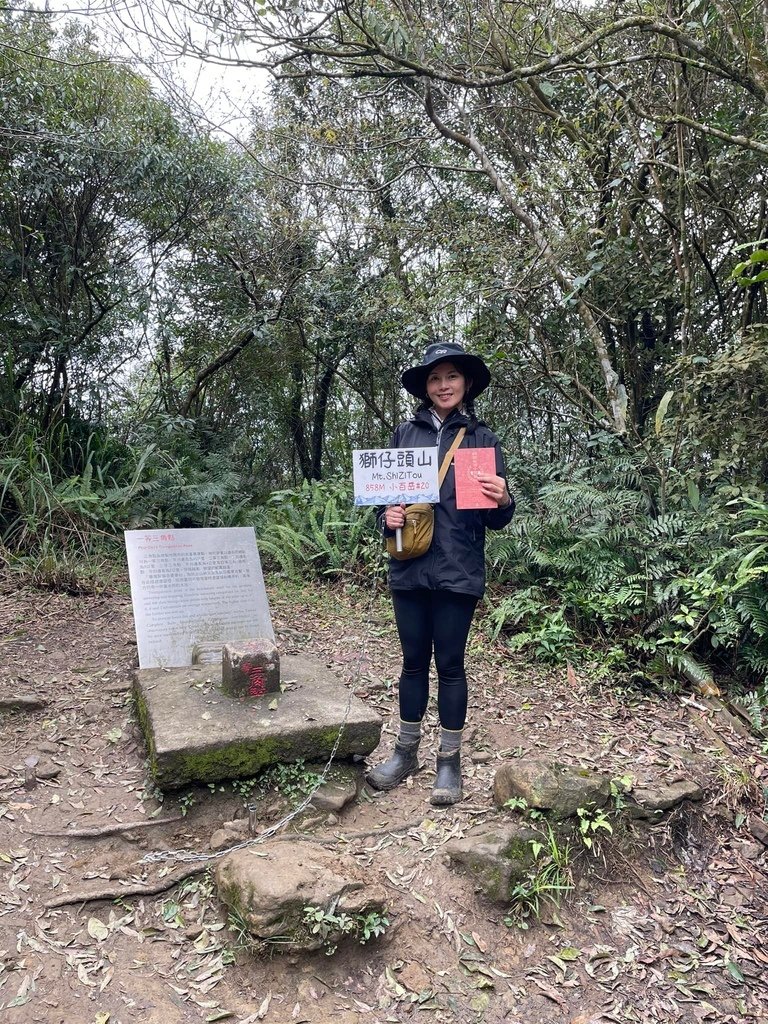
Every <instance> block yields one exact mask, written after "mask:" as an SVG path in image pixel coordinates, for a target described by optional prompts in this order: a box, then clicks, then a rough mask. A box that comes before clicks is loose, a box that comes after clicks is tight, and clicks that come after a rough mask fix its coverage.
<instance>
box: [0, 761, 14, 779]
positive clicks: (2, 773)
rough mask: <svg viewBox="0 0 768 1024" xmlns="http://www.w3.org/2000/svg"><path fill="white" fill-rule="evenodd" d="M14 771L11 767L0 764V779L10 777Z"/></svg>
mask: <svg viewBox="0 0 768 1024" xmlns="http://www.w3.org/2000/svg"><path fill="white" fill-rule="evenodd" d="M12 774H13V772H12V771H11V769H10V768H6V767H5V765H3V764H0V779H9V778H10V777H11V775H12Z"/></svg>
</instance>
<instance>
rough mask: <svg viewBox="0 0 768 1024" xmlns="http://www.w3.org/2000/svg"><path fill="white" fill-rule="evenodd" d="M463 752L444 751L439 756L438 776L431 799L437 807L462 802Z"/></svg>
mask: <svg viewBox="0 0 768 1024" xmlns="http://www.w3.org/2000/svg"><path fill="white" fill-rule="evenodd" d="M461 796H462V792H461V751H460V750H450V751H448V752H447V753H445V754H444V753H443V752H442V751H439V752H438V755H437V775H436V777H435V785H434V787H433V789H432V796H431V797H430V799H429V802H430V803H431V804H434V805H435V806H436V807H447V806H448V805H449V804H457V803H458V802H459V800H461Z"/></svg>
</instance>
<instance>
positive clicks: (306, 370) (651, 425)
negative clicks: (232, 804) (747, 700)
mask: <svg viewBox="0 0 768 1024" xmlns="http://www.w3.org/2000/svg"><path fill="white" fill-rule="evenodd" d="M118 10H119V8H118ZM0 17H1V18H2V20H0V80H2V83H3V87H2V90H0V107H1V110H2V117H1V118H0V121H1V122H2V124H3V125H4V127H3V128H2V130H0V161H2V176H0V189H2V207H1V209H2V219H1V220H0V317H2V323H3V336H4V353H3V356H4V358H3V362H2V365H1V366H0V392H1V393H2V404H1V410H2V411H1V412H0V418H1V423H0V429H1V430H2V435H3V454H2V459H1V460H0V496H1V497H0V531H2V534H1V535H2V544H3V548H2V551H3V553H4V557H5V559H6V560H7V561H9V563H13V564H16V565H27V566H28V565H29V564H30V561H29V560H30V559H31V560H32V564H33V565H35V566H37V567H38V570H39V568H40V566H41V565H45V566H48V570H47V571H49V574H50V573H51V572H53V575H54V576H55V575H56V571H58V570H60V569H61V565H62V562H64V563H66V565H67V567H68V568H67V572H68V573H70V575H71V574H72V572H73V571H74V570H72V564H73V560H76V559H82V558H83V557H85V559H86V562H87V560H88V559H93V558H94V557H96V556H97V553H98V552H100V551H101V550H103V546H104V544H105V543H106V542H107V541H106V539H107V538H109V537H110V536H114V535H116V534H117V533H118V532H119V530H120V529H122V528H124V527H127V526H137V525H139V526H147V527H152V526H174V525H176V526H198V525H234V524H240V523H253V524H254V525H255V526H256V527H257V530H258V531H259V536H260V546H261V547H262V550H263V553H264V554H265V556H266V557H267V559H269V560H271V562H272V564H273V566H274V567H275V568H276V569H278V570H279V571H281V572H283V573H287V574H290V573H306V572H307V571H311V572H312V573H318V574H330V575H336V576H339V575H340V576H343V577H347V576H349V575H350V574H353V573H355V572H357V573H359V572H363V573H364V574H368V575H371V574H373V573H374V572H375V571H377V569H376V567H377V566H380V554H379V546H378V542H377V540H376V538H375V536H374V535H373V531H372V528H371V524H370V522H369V521H368V520H367V519H366V517H364V516H359V515H358V514H357V513H356V512H355V511H354V510H353V509H352V507H351V503H350V498H349V469H350V460H351V450H352V449H353V448H354V447H367V446H373V445H378V444H384V443H386V440H387V438H388V436H389V433H390V431H391V429H392V427H393V425H394V424H395V423H396V422H398V420H399V419H400V418H402V416H403V415H404V414H406V413H407V411H408V409H409V405H408V402H407V401H406V399H407V396H406V395H405V394H404V393H403V391H402V389H401V388H400V386H399V375H400V373H401V371H402V369H403V368H404V367H405V366H407V365H409V364H410V363H411V362H413V361H414V360H416V359H418V358H419V357H420V353H421V351H422V349H423V347H424V344H425V343H426V342H428V341H429V340H430V339H431V338H433V337H435V336H442V337H447V338H450V339H451V340H456V341H461V342H463V343H464V344H466V345H467V346H468V347H470V348H472V350H474V351H476V352H478V353H479V354H481V355H482V356H483V357H484V358H485V359H486V361H487V362H488V364H489V365H490V366H491V368H492V371H493V375H494V383H493V387H492V389H491V390H490V391H489V393H488V396H487V398H486V397H485V396H484V401H483V404H482V408H481V409H480V412H481V414H482V416H483V418H485V419H486V420H488V422H490V423H491V425H492V426H493V427H494V429H495V430H496V431H497V432H498V434H499V436H500V437H501V439H502V442H503V445H504V449H505V453H506V457H507V461H508V466H509V469H510V476H511V480H512V483H513V486H514V489H515V490H516V492H517V496H518V503H519V514H518V516H517V518H516V520H515V522H514V523H513V526H512V527H511V528H510V530H509V531H507V532H506V533H505V534H503V535H501V536H499V537H498V538H495V539H494V541H493V544H492V546H491V547H490V548H489V559H490V562H491V565H492V569H493V578H494V586H493V587H492V590H491V598H490V600H489V607H488V616H487V622H488V625H487V628H488V629H489V630H490V631H491V633H492V634H493V635H495V636H496V637H497V638H498V639H499V640H500V641H503V642H505V643H508V644H509V645H510V646H511V647H512V648H526V649H529V650H530V651H531V652H532V653H533V654H535V656H538V657H543V658H548V659H552V660H563V661H564V660H569V661H571V662H575V661H578V660H579V658H580V657H583V658H594V657H596V652H599V661H600V664H601V665H602V666H603V670H604V671H605V672H606V673H614V672H623V673H630V674H631V673H639V675H640V676H642V677H643V678H645V679H649V678H669V677H672V678H687V679H689V680H693V681H696V682H698V683H699V684H701V683H702V682H706V681H708V680H709V679H711V677H712V673H713V672H714V673H715V674H716V675H717V676H718V677H727V678H731V679H734V680H736V681H737V683H738V684H739V685H747V686H750V687H752V688H755V687H758V688H759V687H762V688H763V689H762V692H763V694H764V695H765V680H766V675H768V597H767V596H766V594H767V593H768V588H766V586H765V583H766V576H767V575H768V535H767V533H766V530H767V529H768V504H766V484H767V482H768V426H766V424H767V423H768V417H766V397H767V395H768V328H767V327H766V319H767V309H766V283H767V282H768V209H767V207H766V202H767V199H766V197H767V196H768V189H767V188H766V184H767V183H766V169H767V166H768V165H767V163H766V161H767V159H768V116H767V115H768V73H767V72H766V67H765V64H764V61H763V55H764V54H765V52H766V49H768V20H767V19H766V13H765V7H764V5H759V4H754V5H751V6H750V5H748V6H747V7H742V8H738V9H737V8H735V7H732V6H728V5H724V4H720V3H717V2H710V0H693V2H691V3H688V4H685V5H679V6H678V7H674V5H673V6H669V5H667V4H664V5H662V4H658V3H655V2H649V3H640V2H638V3H631V4H621V5H617V4H608V3H597V4H576V3H573V4H569V5H562V4H547V3H536V4H530V3H503V4H502V3H496V2H493V3H492V2H487V3H486V2H483V0H480V2H476V3H448V4H446V3H440V4H437V3H410V2H389V0H382V2H377V3H357V4H350V3H340V2H334V0H330V2H322V3H317V4H315V5H313V6H309V5H302V6H295V5H282V4H277V5H270V4H266V5H261V4H258V3H257V4H252V3H249V2H245V3H241V2H239V0H229V2H227V3H226V4H221V5H219V4H217V3H215V2H213V3H211V4H207V5H205V6H204V7H203V8H202V9H201V13H199V14H198V15H195V19H196V20H195V23H194V24H193V23H191V21H190V19H191V18H192V13H191V12H190V9H189V7H188V6H186V5H181V4H176V3H175V2H174V0H165V4H164V5H160V4H152V5H150V6H146V7H144V8H142V7H141V6H139V7H131V8H127V7H126V8H125V9H124V10H123V11H122V14H121V17H122V19H123V22H124V23H125V25H126V31H128V29H129V28H130V29H131V31H141V32H142V33H144V34H145V36H146V37H147V38H149V39H150V40H151V41H152V43H153V45H155V46H156V47H157V50H158V53H162V54H164V55H166V56H167V55H168V54H171V55H174V54H176V55H179V54H181V53H182V52H187V53H189V52H190V51H193V50H195V49H197V50H198V51H199V53H200V55H201V56H202V57H204V58H206V59H208V60H218V61H230V62H233V63H237V64H239V65H240V66H241V67H242V66H246V67H247V66H253V67H254V68H256V67H266V68H268V69H269V71H270V75H271V77H270V85H269V87H268V88H267V89H266V90H265V92H264V95H263V97H262V100H261V102H260V105H259V106H258V107H257V108H254V109H253V110H251V111H250V116H249V120H248V125H247V127H246V128H245V129H244V130H243V132H242V135H241V137H240V138H239V139H238V140H230V141H222V138H223V137H222V136H221V134H217V133H212V132H211V131H210V130H209V128H208V127H207V126H206V125H205V124H204V123H202V122H201V121H200V119H199V118H197V117H196V116H195V114H194V111H193V109H192V108H191V106H190V105H188V104H185V103H184V102H183V100H182V99H180V98H179V96H178V94H177V95H176V97H175V98H174V99H173V100H169V99H168V98H163V96H162V95H161V93H160V92H159V91H158V90H157V89H156V88H155V87H154V86H153V85H152V83H151V82H150V81H149V80H148V78H147V77H145V76H142V75H141V74H139V73H138V72H137V71H136V70H134V69H132V68H131V67H129V66H128V65H126V64H125V63H119V62H116V61H115V60H112V59H108V58H107V57H106V56H105V55H104V54H103V53H101V52H100V43H99V40H98V38H97V36H96V35H94V34H93V32H92V31H91V30H90V28H89V27H85V28H84V27H82V23H79V24H75V23H72V24H67V25H65V26H64V27H61V25H59V24H58V23H57V26H58V27H57V26H54V24H53V23H52V21H51V19H50V17H49V16H47V15H46V14H44V13H37V14H36V13H29V12H25V13H24V12H20V13H14V12H13V11H8V10H6V11H4V12H3V14H2V16H0ZM25 559H26V562H25V561H24V560H25ZM43 575H45V573H43ZM65 575H66V574H65ZM77 575H78V574H77V573H74V576H75V577H77Z"/></svg>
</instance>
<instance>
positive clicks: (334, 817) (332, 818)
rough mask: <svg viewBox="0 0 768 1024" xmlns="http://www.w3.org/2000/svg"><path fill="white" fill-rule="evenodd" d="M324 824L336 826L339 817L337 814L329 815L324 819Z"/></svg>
mask: <svg viewBox="0 0 768 1024" xmlns="http://www.w3.org/2000/svg"><path fill="white" fill-rule="evenodd" d="M325 824H326V825H331V826H333V825H338V824H339V816H338V815H337V814H329V815H328V817H327V818H326V819H325Z"/></svg>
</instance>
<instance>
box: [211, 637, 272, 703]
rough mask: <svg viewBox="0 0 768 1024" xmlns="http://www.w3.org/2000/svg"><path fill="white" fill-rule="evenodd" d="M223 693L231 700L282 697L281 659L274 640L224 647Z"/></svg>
mask: <svg viewBox="0 0 768 1024" xmlns="http://www.w3.org/2000/svg"><path fill="white" fill-rule="evenodd" d="M221 689H222V691H223V692H224V693H226V694H229V696H230V697H263V696H264V694H265V693H280V655H279V654H278V653H277V647H275V643H274V641H273V640H270V639H269V638H268V637H259V638H257V639H255V640H240V641H238V642H237V643H236V644H224V648H223V650H222V652H221Z"/></svg>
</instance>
